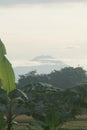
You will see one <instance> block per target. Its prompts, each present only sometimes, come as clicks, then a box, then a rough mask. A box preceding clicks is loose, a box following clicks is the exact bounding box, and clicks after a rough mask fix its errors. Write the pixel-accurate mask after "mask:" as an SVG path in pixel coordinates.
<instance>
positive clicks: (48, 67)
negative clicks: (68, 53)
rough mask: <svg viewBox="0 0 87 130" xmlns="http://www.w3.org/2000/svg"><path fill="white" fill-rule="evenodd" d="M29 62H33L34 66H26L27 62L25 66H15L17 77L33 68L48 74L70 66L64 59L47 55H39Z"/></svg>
mask: <svg viewBox="0 0 87 130" xmlns="http://www.w3.org/2000/svg"><path fill="white" fill-rule="evenodd" d="M29 62H32V63H33V64H32V66H28V65H27V66H26V64H25V65H24V66H17V67H15V68H14V72H15V75H16V79H18V75H23V74H26V73H28V72H30V71H33V70H36V71H37V73H40V74H41V73H43V74H47V73H50V72H52V71H53V70H60V69H62V68H64V67H67V66H68V65H66V64H65V63H63V62H62V61H58V60H57V59H55V58H53V57H51V56H46V55H45V56H44V55H41V56H37V57H35V58H33V59H32V60H31V61H29ZM36 63H37V64H36Z"/></svg>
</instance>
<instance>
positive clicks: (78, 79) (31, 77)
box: [17, 67, 87, 89]
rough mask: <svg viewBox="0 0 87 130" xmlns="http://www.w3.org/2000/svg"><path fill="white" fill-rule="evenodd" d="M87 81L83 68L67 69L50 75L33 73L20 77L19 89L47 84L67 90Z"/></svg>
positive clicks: (55, 71)
mask: <svg viewBox="0 0 87 130" xmlns="http://www.w3.org/2000/svg"><path fill="white" fill-rule="evenodd" d="M86 81H87V75H86V71H85V70H84V69H83V68H81V67H76V68H74V67H66V68H63V69H61V70H60V71H57V70H54V71H53V72H51V73H50V74H37V72H36V71H31V72H29V73H27V74H25V75H20V78H19V80H18V84H17V85H18V87H19V88H20V87H23V86H26V85H27V84H29V83H38V82H41V83H46V84H50V85H52V86H55V87H57V88H61V89H65V88H69V87H73V86H76V85H79V84H82V83H84V82H86Z"/></svg>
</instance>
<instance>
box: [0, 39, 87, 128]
mask: <svg viewBox="0 0 87 130" xmlns="http://www.w3.org/2000/svg"><path fill="white" fill-rule="evenodd" d="M5 54H6V50H5V47H4V44H3V43H2V42H1V41H0V79H1V88H0V130H20V129H21V130H59V129H74V128H75V129H76V128H77V129H78V128H79V127H80V128H81V129H83V125H80V124H81V122H83V121H81V120H77V118H78V116H79V115H81V114H82V113H83V112H84V109H87V84H86V83H84V82H85V81H86V78H87V77H86V72H85V71H84V70H83V69H82V68H80V67H78V68H73V67H69V68H64V69H62V70H61V71H54V72H52V73H51V74H49V75H37V74H36V73H35V71H33V72H31V73H29V74H28V75H25V76H21V77H20V79H19V82H18V84H17V88H16V85H15V78H14V72H13V69H12V67H11V64H10V63H9V61H8V60H7V58H6V57H5ZM59 86H60V87H59ZM62 88H65V89H62ZM26 118H27V119H26ZM73 120H76V121H75V122H74V121H73ZM67 122H68V123H67ZM83 124H84V128H86V125H85V124H86V121H84V123H83ZM76 126H77V127H76Z"/></svg>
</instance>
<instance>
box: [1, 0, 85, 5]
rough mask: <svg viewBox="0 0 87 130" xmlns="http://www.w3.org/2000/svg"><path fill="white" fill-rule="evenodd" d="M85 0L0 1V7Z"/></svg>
mask: <svg viewBox="0 0 87 130" xmlns="http://www.w3.org/2000/svg"><path fill="white" fill-rule="evenodd" d="M73 2H87V0H0V5H17V4H38V3H42V4H43V3H73Z"/></svg>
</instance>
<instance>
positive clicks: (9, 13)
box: [0, 0, 87, 69]
mask: <svg viewBox="0 0 87 130" xmlns="http://www.w3.org/2000/svg"><path fill="white" fill-rule="evenodd" d="M0 38H1V40H2V41H3V43H4V44H5V46H6V49H7V57H8V58H9V59H10V60H11V63H12V65H13V66H18V65H19V64H20V65H25V64H26V61H30V60H31V59H33V58H34V57H36V56H39V55H50V56H53V57H54V58H55V59H58V60H61V61H64V62H65V63H66V64H69V65H72V66H78V65H79V66H81V67H83V68H86V69H87V0H61V1H60V0H32V1H31V0H3V1H1V0H0ZM30 65H31V64H30Z"/></svg>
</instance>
